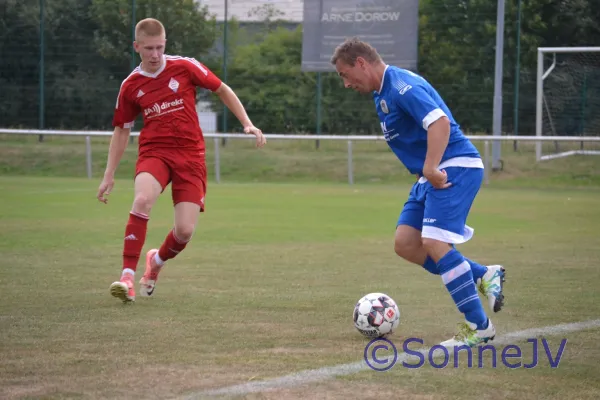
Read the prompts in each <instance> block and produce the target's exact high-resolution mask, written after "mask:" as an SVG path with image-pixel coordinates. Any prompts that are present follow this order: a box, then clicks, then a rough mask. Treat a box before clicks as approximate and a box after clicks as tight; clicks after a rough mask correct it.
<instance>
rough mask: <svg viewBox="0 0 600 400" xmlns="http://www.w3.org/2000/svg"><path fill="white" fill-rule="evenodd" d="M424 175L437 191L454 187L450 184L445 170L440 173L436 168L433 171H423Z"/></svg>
mask: <svg viewBox="0 0 600 400" xmlns="http://www.w3.org/2000/svg"><path fill="white" fill-rule="evenodd" d="M423 175H424V176H425V178H427V180H428V181H429V183H431V186H433V187H434V188H436V189H446V188H448V187H450V186H452V183H451V182H448V174H447V173H446V171H445V170H441V171H440V170H439V169H437V168H436V169H434V170H431V171H423Z"/></svg>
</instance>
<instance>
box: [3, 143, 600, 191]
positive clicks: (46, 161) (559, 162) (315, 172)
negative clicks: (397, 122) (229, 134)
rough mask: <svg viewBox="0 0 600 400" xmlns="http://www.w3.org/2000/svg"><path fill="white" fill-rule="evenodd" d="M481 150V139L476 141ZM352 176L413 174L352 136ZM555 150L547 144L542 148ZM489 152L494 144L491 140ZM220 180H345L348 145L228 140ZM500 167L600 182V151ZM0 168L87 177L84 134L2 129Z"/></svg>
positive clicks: (369, 180) (525, 150) (536, 181)
mask: <svg viewBox="0 0 600 400" xmlns="http://www.w3.org/2000/svg"><path fill="white" fill-rule="evenodd" d="M108 142H109V138H107V137H94V138H92V155H93V156H92V161H93V163H92V171H93V174H94V176H95V177H101V176H102V174H103V172H104V167H105V164H106V157H107V151H108ZM475 143H476V145H477V146H478V147H479V148H480V152H481V153H482V154H484V148H483V143H481V142H475ZM578 148H579V143H563V144H560V149H561V150H567V149H578ZM585 149H588V150H592V149H596V150H600V144H592V143H587V144H585ZM352 150H353V160H352V161H353V173H354V181H355V182H356V183H363V184H377V183H386V184H392V183H393V184H397V183H409V182H411V181H414V177H413V176H411V175H409V174H408V173H407V172H406V170H405V168H404V167H403V166H402V165H401V164H400V162H399V161H398V160H397V159H396V158H395V156H394V155H393V154H392V153H391V152H390V150H389V149H388V148H387V145H386V144H385V142H383V141H378V142H353V149H352ZM552 151H554V145H553V144H551V143H548V144H545V150H544V154H549V153H551V152H552ZM490 152H491V146H490ZM219 154H220V170H221V179H222V181H223V182H263V183H275V182H279V183H290V182H295V183H301V182H310V183H315V182H321V183H344V182H348V167H347V166H348V148H347V143H346V142H345V141H321V142H320V147H319V149H318V150H317V149H316V146H315V142H314V141H312V140H310V141H309V140H305V141H300V140H281V139H280V140H277V139H273V140H271V141H269V143H268V144H267V146H266V147H264V148H263V149H259V150H258V149H256V148H255V147H254V146H253V140H250V139H248V140H240V139H231V140H229V141H228V142H227V145H226V146H225V147H221V148H220V152H219ZM136 155H137V144H136V143H134V144H131V145H130V146H129V147H128V149H127V151H126V153H125V156H124V157H123V161H122V163H121V165H120V167H119V169H118V171H117V176H118V177H120V178H125V179H130V178H131V176H132V173H133V171H134V166H135V161H136ZM214 155H215V149H214V140H213V139H209V140H208V141H207V165H208V170H209V176H210V179H213V178H214V173H215V160H214ZM502 164H503V169H502V171H498V172H494V173H493V174H492V175H491V178H490V180H491V182H490V184H491V185H492V186H495V187H538V188H556V187H600V157H597V156H571V157H567V158H562V159H555V160H548V161H544V162H540V163H536V162H535V153H534V145H533V143H527V142H521V143H519V147H518V151H516V152H515V151H514V150H513V148H512V143H504V144H503V147H502ZM0 173H1V174H4V175H21V176H34V175H35V176H61V177H85V176H86V162H85V141H84V139H83V138H82V137H67V138H65V137H52V136H46V137H45V141H44V142H43V143H39V142H38V141H37V136H28V137H25V136H16V135H0Z"/></svg>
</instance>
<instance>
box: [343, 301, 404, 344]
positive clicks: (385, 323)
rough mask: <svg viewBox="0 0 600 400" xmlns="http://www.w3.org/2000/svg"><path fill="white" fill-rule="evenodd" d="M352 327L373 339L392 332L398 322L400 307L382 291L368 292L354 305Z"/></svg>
mask: <svg viewBox="0 0 600 400" xmlns="http://www.w3.org/2000/svg"><path fill="white" fill-rule="evenodd" d="M353 319H354V327H355V328H356V329H357V330H358V331H359V332H360V333H361V334H362V335H363V336H365V337H367V338H370V339H374V338H381V337H387V336H390V335H391V334H393V333H394V331H395V330H396V328H397V327H398V325H399V324H400V309H399V308H398V306H397V305H396V302H395V301H394V299H392V298H391V297H390V296H388V295H386V294H383V293H369V294H368V295H366V296H364V297H362V298H361V299H360V300H358V302H357V303H356V305H355V306H354V314H353Z"/></svg>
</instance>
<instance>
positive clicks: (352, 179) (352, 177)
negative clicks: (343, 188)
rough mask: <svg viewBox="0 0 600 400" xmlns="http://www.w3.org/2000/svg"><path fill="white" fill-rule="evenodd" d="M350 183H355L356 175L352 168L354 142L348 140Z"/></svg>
mask: <svg viewBox="0 0 600 400" xmlns="http://www.w3.org/2000/svg"><path fill="white" fill-rule="evenodd" d="M348 183H349V184H350V185H352V184H353V183H354V173H353V168H352V140H348Z"/></svg>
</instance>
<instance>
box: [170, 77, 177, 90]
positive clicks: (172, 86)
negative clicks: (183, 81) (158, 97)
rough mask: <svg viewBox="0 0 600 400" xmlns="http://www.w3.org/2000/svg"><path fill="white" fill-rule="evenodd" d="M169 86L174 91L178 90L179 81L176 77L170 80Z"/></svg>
mask: <svg viewBox="0 0 600 400" xmlns="http://www.w3.org/2000/svg"><path fill="white" fill-rule="evenodd" d="M169 88H170V89H171V90H172V91H174V92H177V89H179V82H177V81H176V80H175V79H174V78H171V80H170V81H169Z"/></svg>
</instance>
